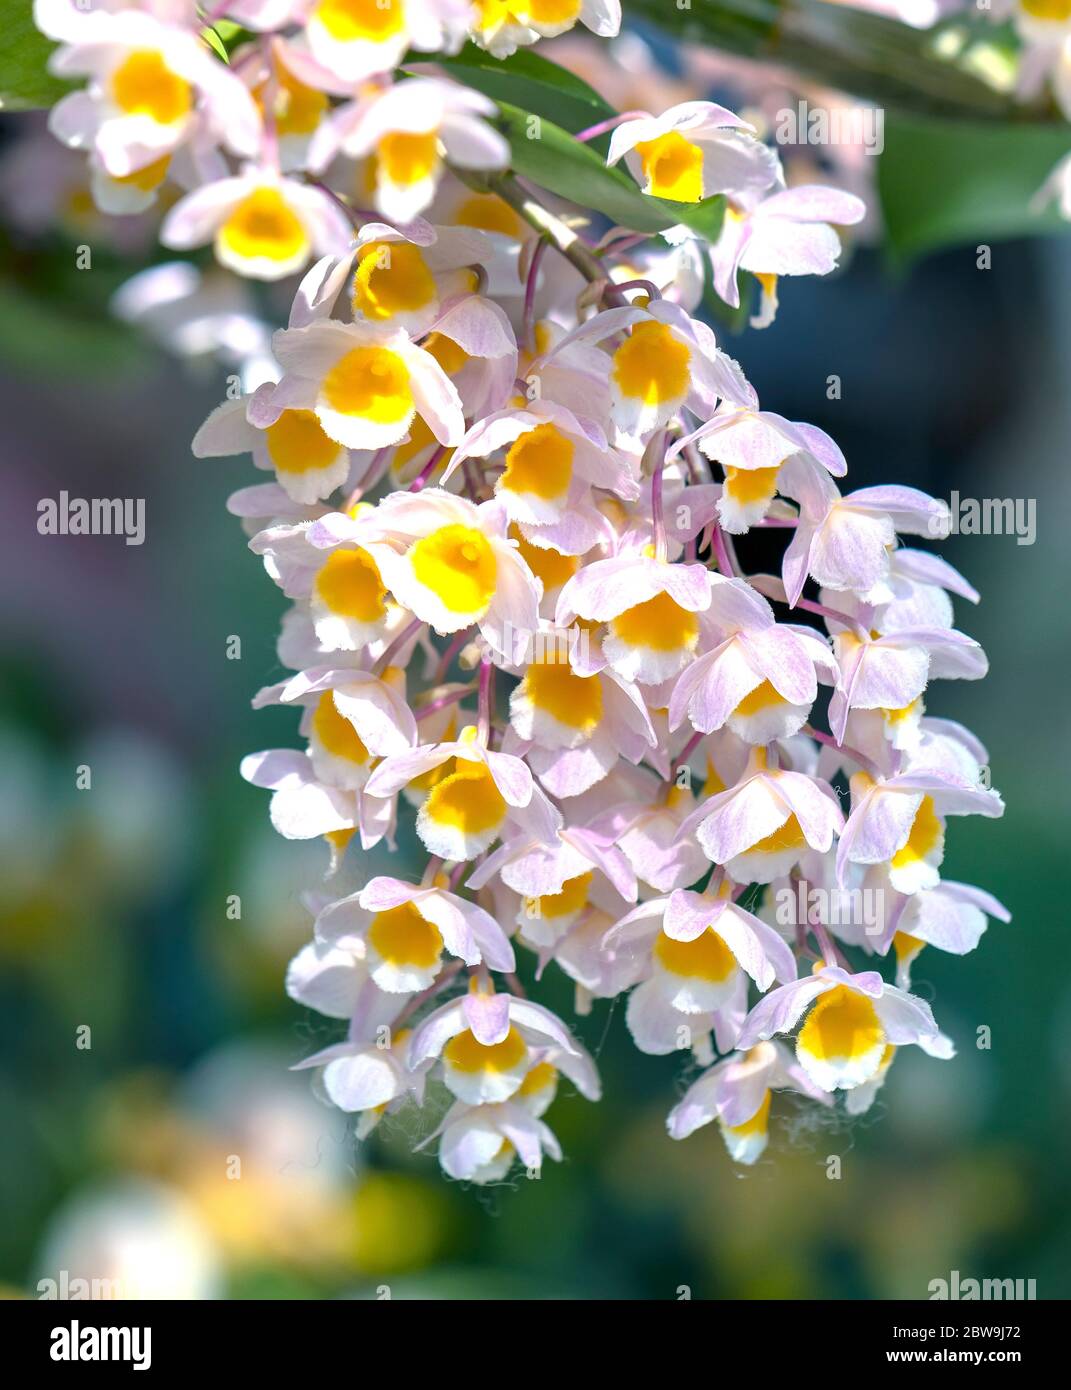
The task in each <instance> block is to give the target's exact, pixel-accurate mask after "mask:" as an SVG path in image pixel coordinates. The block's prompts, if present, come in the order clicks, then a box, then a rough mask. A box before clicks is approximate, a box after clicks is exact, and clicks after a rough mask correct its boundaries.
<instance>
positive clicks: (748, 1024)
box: [736, 971, 836, 1052]
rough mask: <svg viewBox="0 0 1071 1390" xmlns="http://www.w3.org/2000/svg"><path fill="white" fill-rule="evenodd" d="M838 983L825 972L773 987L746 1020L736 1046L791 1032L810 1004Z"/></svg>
mask: <svg viewBox="0 0 1071 1390" xmlns="http://www.w3.org/2000/svg"><path fill="white" fill-rule="evenodd" d="M835 983H836V981H833V980H831V979H829V978H828V971H822V972H821V973H820V974H817V975H807V976H805V977H804V978H803V979H802V980H793V981H791V983H789V984H787V985H781V986H780V987H779V988H778V989H775V990H771V992H770V993H769V994H767V995H766V996H765V997H764V998H762V999H760V1000H759V1002H758V1003H757V1004H756V1005H755V1007H754V1008H753V1009H752V1010H751V1012H750V1013H749V1014H748V1016H747V1018H745V1019H744V1024H743V1027H742V1028H741V1030H740V1036H739V1037H738V1038H737V1044H736V1045H737V1047H738V1048H739V1049H740V1050H741V1051H742V1052H744V1051H746V1050H747V1049H748V1048H749V1047H754V1046H755V1044H756V1043H759V1042H765V1041H766V1039H767V1038H772V1037H775V1036H776V1035H777V1034H778V1033H787V1032H789V1031H790V1030H791V1029H793V1028H794V1027H795V1026H796V1024H797V1023H798V1022H799V1020H800V1019H801V1018H802V1017H803V1014H804V1011H805V1010H806V1009H807V1007H808V1006H809V1005H810V1004H812V1003H813V1002H814V1000H815V999H817V998H818V996H819V995H820V994H825V993H826V992H827V990H830V989H832V988H833V987H834V985H835Z"/></svg>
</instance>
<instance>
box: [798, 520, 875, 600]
mask: <svg viewBox="0 0 1071 1390" xmlns="http://www.w3.org/2000/svg"><path fill="white" fill-rule="evenodd" d="M895 541H896V531H895V529H894V526H893V523H892V521H891V519H890V518H889V517H887V516H885V515H884V514H883V513H881V512H877V513H869V512H862V511H856V510H854V509H853V508H849V507H847V506H844V505H839V506H836V507H834V508H833V509H832V510H831V511H830V512H829V514H828V515H827V517H826V518H825V520H824V521H823V523H822V525H821V526H820V527H819V528H818V530H817V531H816V533H815V537H814V541H813V542H812V544H811V550H810V571H811V574H812V575H813V577H814V578H815V579H816V580H817V581H818V583H819V584H821V585H823V586H824V587H826V588H828V589H858V590H866V589H870V588H872V587H873V586H874V585H875V584H877V583H878V581H879V580H881V579H883V578H884V577H885V575H886V573H887V572H888V568H889V551H890V549H891V547H892V546H893V544H894V543H895Z"/></svg>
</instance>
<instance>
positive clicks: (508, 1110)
mask: <svg viewBox="0 0 1071 1390" xmlns="http://www.w3.org/2000/svg"><path fill="white" fill-rule="evenodd" d="M498 1128H499V1129H500V1130H501V1132H502V1135H503V1137H504V1138H506V1139H508V1140H509V1142H510V1143H511V1144H512V1145H513V1147H514V1148H515V1149H516V1150H517V1157H518V1158H519V1159H520V1161H521V1162H522V1163H523V1164H524V1166H525V1167H526V1168H530V1169H537V1168H539V1167H540V1166H541V1164H542V1162H543V1147H542V1143H541V1138H542V1134H541V1130H540V1125H539V1121H538V1120H537V1119H536V1118H535V1116H534V1115H531V1114H530V1113H529V1112H528V1111H527V1110H525V1109H524V1107H523V1106H521V1105H510V1104H509V1102H508V1101H504V1102H502V1103H501V1106H500V1111H499V1115H498Z"/></svg>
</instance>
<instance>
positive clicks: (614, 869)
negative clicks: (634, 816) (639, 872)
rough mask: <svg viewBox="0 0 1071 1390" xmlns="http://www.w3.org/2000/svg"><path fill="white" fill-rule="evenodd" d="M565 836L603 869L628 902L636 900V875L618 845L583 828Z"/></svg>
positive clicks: (569, 832) (571, 831) (570, 831)
mask: <svg viewBox="0 0 1071 1390" xmlns="http://www.w3.org/2000/svg"><path fill="white" fill-rule="evenodd" d="M565 838H566V839H568V840H569V841H570V842H571V843H572V844H574V845H575V846H576V847H577V848H578V849H580V850H581V851H582V852H583V854H584V855H585V856H586V857H587V858H588V859H589V860H590V861H591V862H592V863H593V864H594V865H596V866H597V867H598V868H599V869H601V871H602V872H603V873H604V874H605V875H606V877H607V879H608V880H609V881H610V882H611V883H612V884H613V886H614V888H616V890H617V891H618V893H620V895H621V896H622V897H623V898H624V899H625V901H626V902H635V901H636V891H637V889H636V875H635V873H634V872H633V870H632V866H631V865H630V864H629V862H628V860H627V859H626V858H625V856H624V855H623V854H622V853H621V851H620V850H619V849H618V848H617V846H616V845H613V844H609V843H607V842H606V840H605V838H604V837H602V836H600V835H596V834H594V833H593V832H592V831H590V830H585V829H583V828H577V829H575V830H569V831H567V832H566V836H565Z"/></svg>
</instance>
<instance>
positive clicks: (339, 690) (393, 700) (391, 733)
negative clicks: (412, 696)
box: [334, 673, 417, 758]
mask: <svg viewBox="0 0 1071 1390" xmlns="http://www.w3.org/2000/svg"><path fill="white" fill-rule="evenodd" d="M334 699H335V708H336V709H337V710H338V712H339V714H340V715H341V716H342V717H343V719H348V720H349V721H350V722H351V723H352V724H353V725H354V727H355V728H356V729H357V731H358V733H359V735H360V738H361V742H362V743H364V745H365V747H366V748H367V749H368V751H369V752H370V753H371V754H372V755H373V757H376V758H385V757H389V756H391V755H393V754H397V753H403V752H405V751H406V750H407V749H409V748H411V747H412V746H413V745H414V744H415V743H416V741H417V726H416V719H415V718H414V716H413V711H412V710H411V709H410V708H409V706H408V704H407V703H406V702H405V700H404V699H403V698H402V696H401V695H399V694H398V692H397V691H396V690H394V689H393V688H392V687H391V686H389V685H386V684H385V683H384V682H383V681H380V680H376V679H375V678H374V677H369V678H364V679H362V673H355V674H354V676H353V677H352V678H351V679H349V680H348V681H346V683H345V684H343V685H336V687H335V695H334Z"/></svg>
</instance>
